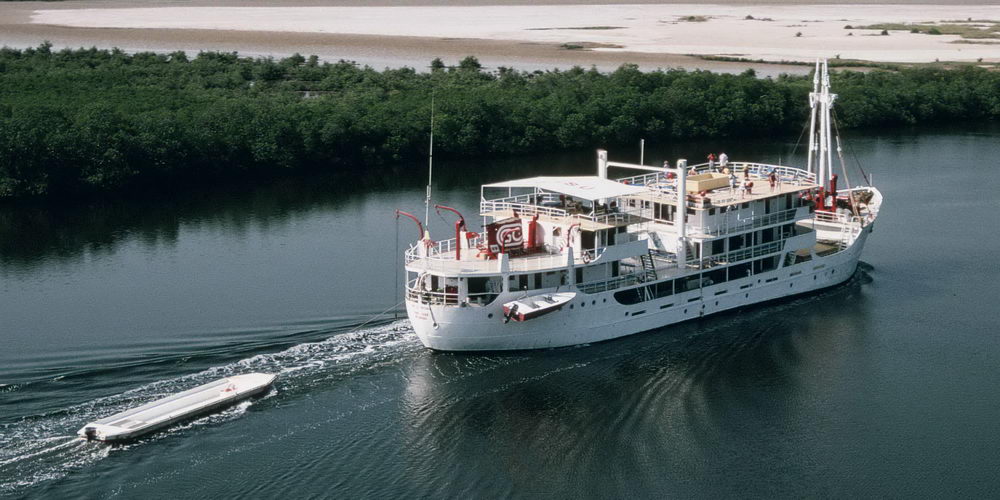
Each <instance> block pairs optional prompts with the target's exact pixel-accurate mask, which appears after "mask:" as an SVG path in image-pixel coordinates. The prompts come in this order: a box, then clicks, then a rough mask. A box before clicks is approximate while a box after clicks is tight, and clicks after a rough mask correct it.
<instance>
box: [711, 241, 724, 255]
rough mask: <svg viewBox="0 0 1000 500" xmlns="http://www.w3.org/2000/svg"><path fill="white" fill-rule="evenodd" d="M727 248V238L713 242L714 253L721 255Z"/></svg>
mask: <svg viewBox="0 0 1000 500" xmlns="http://www.w3.org/2000/svg"><path fill="white" fill-rule="evenodd" d="M725 250H726V240H715V241H713V242H712V255H719V254H720V253H722V252H724V251H725Z"/></svg>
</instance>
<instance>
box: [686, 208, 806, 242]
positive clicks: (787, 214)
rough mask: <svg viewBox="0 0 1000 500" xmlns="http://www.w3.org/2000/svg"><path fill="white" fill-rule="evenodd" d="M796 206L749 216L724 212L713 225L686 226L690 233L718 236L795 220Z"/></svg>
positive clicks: (804, 217)
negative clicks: (741, 216)
mask: <svg viewBox="0 0 1000 500" xmlns="http://www.w3.org/2000/svg"><path fill="white" fill-rule="evenodd" d="M796 211H798V208H789V209H786V210H782V211H779V212H774V213H770V214H759V215H753V216H750V217H744V218H740V217H739V212H724V214H725V215H724V217H723V220H722V222H720V223H719V224H715V225H709V226H688V227H689V228H690V231H691V233H692V234H700V235H706V236H718V235H721V234H728V233H732V232H736V231H743V230H746V229H756V228H759V227H764V226H770V225H774V224H781V223H785V222H790V221H794V220H795V212H796ZM734 218H735V219H736V220H733V219H734ZM806 218H808V217H807V216H803V217H801V219H806Z"/></svg>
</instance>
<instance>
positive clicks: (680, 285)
mask: <svg viewBox="0 0 1000 500" xmlns="http://www.w3.org/2000/svg"><path fill="white" fill-rule="evenodd" d="M777 268H778V257H777V256H773V257H764V258H763V259H757V260H755V261H752V262H746V263H743V264H734V265H732V266H728V267H723V268H720V269H713V270H711V271H705V272H703V273H701V274H698V275H693V276H685V277H683V278H677V279H675V280H667V281H661V282H658V283H653V284H650V285H646V286H640V287H636V288H630V289H628V290H622V291H619V292H615V300H616V301H618V303H619V304H623V305H631V304H638V303H640V302H645V301H648V300H654V299H658V298H662V297H669V296H670V295H673V294H675V293H683V292H689V291H691V290H697V289H699V288H702V287H707V286H712V285H718V284H719V283H725V282H727V281H729V280H736V279H741V278H746V277H747V276H751V275H754V274H760V273H764V272H767V271H773V270H775V269H777Z"/></svg>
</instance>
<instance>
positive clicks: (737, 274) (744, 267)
mask: <svg viewBox="0 0 1000 500" xmlns="http://www.w3.org/2000/svg"><path fill="white" fill-rule="evenodd" d="M728 269H729V279H731V280H738V279H740V278H746V277H747V276H750V274H751V273H750V263H749V262H744V263H743V264H733V265H731V266H729V268H728Z"/></svg>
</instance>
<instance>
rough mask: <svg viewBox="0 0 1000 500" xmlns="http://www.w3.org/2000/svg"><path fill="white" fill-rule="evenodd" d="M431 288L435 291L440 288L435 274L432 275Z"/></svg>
mask: <svg viewBox="0 0 1000 500" xmlns="http://www.w3.org/2000/svg"><path fill="white" fill-rule="evenodd" d="M431 290H434V291H437V290H439V285H438V277H437V276H434V275H433V274H432V275H431Z"/></svg>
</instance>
